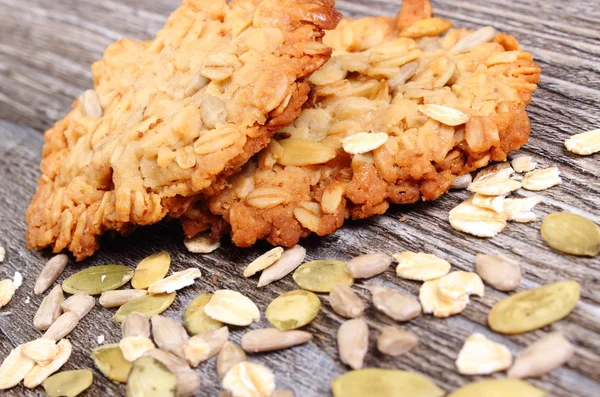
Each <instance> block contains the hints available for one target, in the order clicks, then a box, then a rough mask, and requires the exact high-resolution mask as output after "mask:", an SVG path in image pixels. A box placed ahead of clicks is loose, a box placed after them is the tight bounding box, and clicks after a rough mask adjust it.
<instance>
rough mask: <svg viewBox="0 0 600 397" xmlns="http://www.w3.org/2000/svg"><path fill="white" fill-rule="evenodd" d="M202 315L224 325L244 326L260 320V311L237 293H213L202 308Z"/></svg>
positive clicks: (222, 290)
mask: <svg viewBox="0 0 600 397" xmlns="http://www.w3.org/2000/svg"><path fill="white" fill-rule="evenodd" d="M204 313H205V314H206V315H207V316H208V317H210V318H212V319H213V320H217V321H220V322H222V323H225V324H231V325H238V326H246V325H250V324H252V323H253V322H254V321H258V320H260V310H258V307H257V306H256V304H255V303H254V302H252V301H251V300H250V298H248V297H246V296H244V295H242V294H240V293H239V292H237V291H232V290H225V289H221V290H218V291H215V293H214V294H213V296H212V298H210V301H208V303H207V304H206V305H205V306H204Z"/></svg>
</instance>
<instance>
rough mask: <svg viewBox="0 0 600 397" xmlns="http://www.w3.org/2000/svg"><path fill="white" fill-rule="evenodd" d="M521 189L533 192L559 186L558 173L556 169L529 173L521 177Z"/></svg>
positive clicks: (560, 181) (544, 169)
mask: <svg viewBox="0 0 600 397" xmlns="http://www.w3.org/2000/svg"><path fill="white" fill-rule="evenodd" d="M521 183H522V184H523V189H527V190H532V191H534V192H537V191H540V190H546V189H549V188H551V187H552V186H556V185H560V184H561V183H562V179H560V171H559V170H558V168H557V167H550V168H543V169H539V170H534V171H529V172H528V173H526V174H525V177H523V181H522V182H521Z"/></svg>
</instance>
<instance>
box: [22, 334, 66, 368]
mask: <svg viewBox="0 0 600 397" xmlns="http://www.w3.org/2000/svg"><path fill="white" fill-rule="evenodd" d="M21 352H22V353H23V354H24V355H26V356H27V357H29V358H30V359H32V360H33V361H35V362H36V363H37V362H43V361H48V360H52V359H54V358H55V357H56V355H57V354H58V346H56V342H55V341H53V340H51V339H36V340H33V341H31V342H28V343H25V344H24V345H22V350H21Z"/></svg>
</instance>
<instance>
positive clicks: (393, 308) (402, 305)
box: [355, 285, 421, 369]
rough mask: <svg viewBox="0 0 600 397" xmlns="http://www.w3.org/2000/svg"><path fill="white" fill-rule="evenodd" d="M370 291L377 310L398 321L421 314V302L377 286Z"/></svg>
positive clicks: (410, 318) (407, 319)
mask: <svg viewBox="0 0 600 397" xmlns="http://www.w3.org/2000/svg"><path fill="white" fill-rule="evenodd" d="M370 290H371V294H373V305H375V307H376V308H377V310H379V311H380V312H382V313H383V314H385V315H387V316H389V317H390V318H392V319H394V320H396V321H409V320H412V319H413V318H415V317H417V316H419V315H420V314H421V305H420V304H419V301H418V300H416V299H415V298H413V297H411V296H409V295H406V294H403V293H402V292H399V291H396V290H393V289H391V288H385V287H380V286H377V285H375V286H372V287H371V288H370ZM355 369H356V368H355Z"/></svg>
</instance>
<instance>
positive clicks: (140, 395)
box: [127, 357, 177, 397]
mask: <svg viewBox="0 0 600 397" xmlns="http://www.w3.org/2000/svg"><path fill="white" fill-rule="evenodd" d="M176 390H177V379H176V378H175V375H173V373H172V372H171V371H169V370H168V369H167V367H166V366H165V365H164V364H163V363H161V362H160V361H158V360H157V359H155V358H153V357H140V358H138V359H137V360H135V363H133V367H132V368H131V372H130V373H129V377H128V378H127V397H169V396H171V397H175V396H176Z"/></svg>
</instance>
